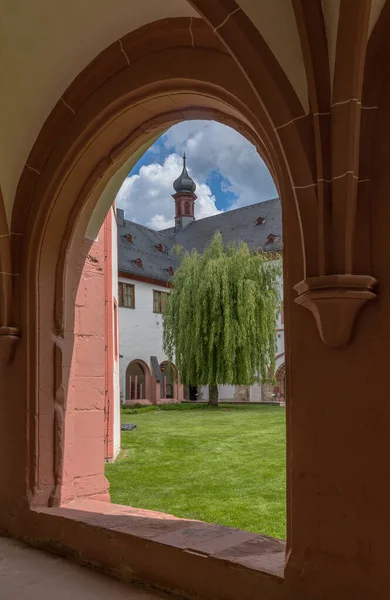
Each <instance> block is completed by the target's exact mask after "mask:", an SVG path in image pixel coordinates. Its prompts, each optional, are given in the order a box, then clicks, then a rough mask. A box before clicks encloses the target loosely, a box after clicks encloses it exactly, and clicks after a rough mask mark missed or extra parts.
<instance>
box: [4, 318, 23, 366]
mask: <svg viewBox="0 0 390 600" xmlns="http://www.w3.org/2000/svg"><path fill="white" fill-rule="evenodd" d="M19 340H20V329H18V328H17V327H4V326H2V327H0V361H1V362H4V363H10V362H12V359H13V357H14V353H15V349H16V345H17V343H18V341H19Z"/></svg>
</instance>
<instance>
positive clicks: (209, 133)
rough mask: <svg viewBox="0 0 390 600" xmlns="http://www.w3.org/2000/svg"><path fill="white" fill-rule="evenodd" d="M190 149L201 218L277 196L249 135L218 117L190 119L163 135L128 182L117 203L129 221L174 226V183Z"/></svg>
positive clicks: (189, 169)
mask: <svg viewBox="0 0 390 600" xmlns="http://www.w3.org/2000/svg"><path fill="white" fill-rule="evenodd" d="M184 151H185V152H186V155H187V169H188V171H189V173H190V175H191V177H192V178H193V179H194V180H195V182H196V184H197V190H196V194H197V196H198V200H197V201H196V204H195V216H196V218H198V219H199V218H203V217H207V216H211V215H213V214H217V213H218V212H221V211H226V210H231V209H234V208H239V207H241V206H246V205H248V204H254V203H256V202H262V201H264V200H268V199H270V198H275V197H276V196H277V193H276V189H275V186H274V183H273V181H272V178H271V176H270V174H269V172H268V169H267V168H266V166H265V164H264V162H263V161H262V159H261V158H260V156H259V155H258V154H257V152H256V149H255V148H254V146H253V145H252V144H250V142H248V141H247V140H246V139H245V138H244V137H242V136H241V135H240V134H239V133H237V132H236V131H235V130H233V129H231V128H230V127H227V126H225V125H221V124H220V123H217V122H215V121H184V122H182V123H179V124H178V125H175V126H173V127H171V128H170V129H169V130H168V131H167V132H166V133H165V134H164V135H162V136H161V137H160V138H159V139H158V140H157V141H156V142H155V143H154V144H153V146H151V148H149V150H148V151H147V152H146V153H145V154H144V155H143V156H142V158H141V159H140V160H139V161H138V163H137V164H136V165H135V166H134V168H133V169H132V171H131V173H129V176H128V177H127V178H126V180H125V181H124V183H123V185H122V188H121V190H120V191H119V193H118V196H117V205H118V207H119V208H123V209H124V211H125V215H126V218H127V219H130V220H134V221H137V222H138V223H142V224H144V225H147V226H149V227H152V228H154V229H163V228H164V227H169V226H171V225H172V224H173V213H174V202H173V199H172V197H171V194H172V193H173V192H174V190H173V187H172V183H173V181H174V180H175V179H176V177H178V176H179V174H180V172H181V169H182V155H183V152H184Z"/></svg>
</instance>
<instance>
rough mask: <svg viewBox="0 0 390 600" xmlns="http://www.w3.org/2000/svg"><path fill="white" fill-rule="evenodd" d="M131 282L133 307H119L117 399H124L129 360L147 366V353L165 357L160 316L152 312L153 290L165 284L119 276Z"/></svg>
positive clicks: (158, 357)
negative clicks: (118, 383) (118, 394)
mask: <svg viewBox="0 0 390 600" xmlns="http://www.w3.org/2000/svg"><path fill="white" fill-rule="evenodd" d="M119 281H124V282H125V283H131V284H133V285H134V286H135V308H124V307H119V353H120V355H121V357H120V387H121V401H122V402H123V401H124V400H125V390H126V385H125V375H126V369H127V367H128V365H129V363H130V362H131V361H132V360H136V359H139V360H143V361H144V362H145V363H146V364H147V365H149V366H150V357H151V356H157V359H158V362H159V363H161V362H162V361H164V360H166V358H167V357H166V356H165V354H164V352H163V348H162V316H161V315H160V314H156V313H154V312H153V290H157V291H162V292H166V291H167V288H166V287H163V286H156V285H152V284H149V283H145V282H143V281H135V280H131V279H123V278H122V277H120V278H119Z"/></svg>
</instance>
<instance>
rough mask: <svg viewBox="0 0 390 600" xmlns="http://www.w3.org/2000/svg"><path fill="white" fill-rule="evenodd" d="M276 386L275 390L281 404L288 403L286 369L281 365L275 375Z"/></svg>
mask: <svg viewBox="0 0 390 600" xmlns="http://www.w3.org/2000/svg"><path fill="white" fill-rule="evenodd" d="M275 379H276V386H275V388H274V390H275V394H276V395H277V397H278V399H279V401H280V402H285V401H286V368H285V364H284V363H283V364H281V365H280V367H279V368H278V369H277V371H276V373H275Z"/></svg>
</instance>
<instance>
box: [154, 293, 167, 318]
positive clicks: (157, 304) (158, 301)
mask: <svg viewBox="0 0 390 600" xmlns="http://www.w3.org/2000/svg"><path fill="white" fill-rule="evenodd" d="M167 298H168V292H158V291H157V290H153V312H154V313H160V314H162V313H163V312H164V308H165V304H166V302H167Z"/></svg>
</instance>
